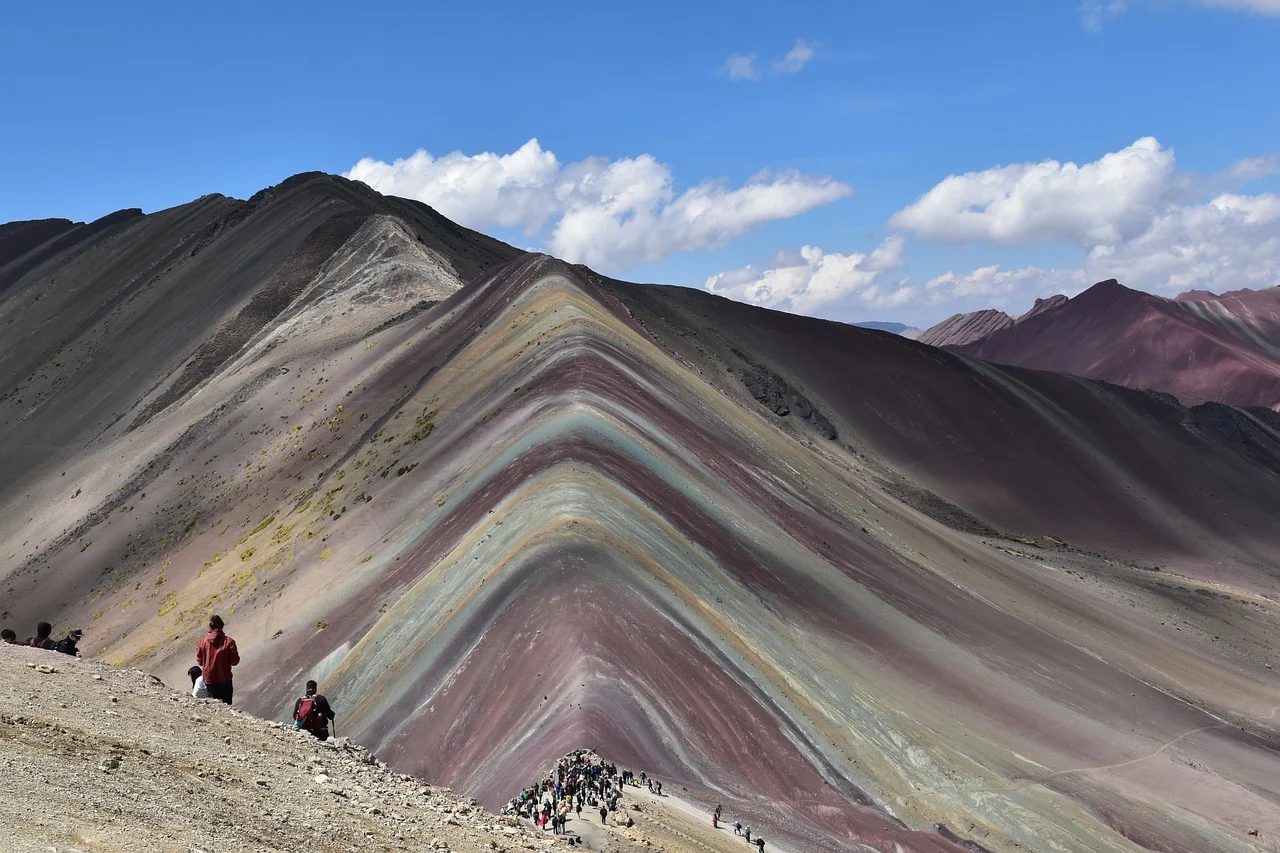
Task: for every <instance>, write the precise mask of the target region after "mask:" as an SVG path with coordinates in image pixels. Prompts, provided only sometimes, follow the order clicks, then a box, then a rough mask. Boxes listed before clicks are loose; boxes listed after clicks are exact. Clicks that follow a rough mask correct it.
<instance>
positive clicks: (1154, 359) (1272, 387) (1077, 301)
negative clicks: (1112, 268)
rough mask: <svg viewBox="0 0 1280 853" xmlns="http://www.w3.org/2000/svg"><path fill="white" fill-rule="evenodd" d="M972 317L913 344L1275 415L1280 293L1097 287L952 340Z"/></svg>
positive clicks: (1279, 404)
mask: <svg viewBox="0 0 1280 853" xmlns="http://www.w3.org/2000/svg"><path fill="white" fill-rule="evenodd" d="M979 313H980V314H981V313H984V312H979ZM992 313H998V312H992ZM973 316H975V315H957V316H956V317H953V318H951V319H949V320H947V321H944V322H943V323H942V324H940V325H939V326H935V327H934V328H933V329H930V330H929V331H928V332H926V333H925V335H923V336H922V337H921V338H920V339H921V340H922V341H925V342H928V343H933V344H934V345H937V346H948V347H951V348H953V349H955V350H956V351H958V352H963V353H966V354H968V355H973V356H977V357H978V358H982V359H986V360H988V361H993V362H998V363H1000V364H1015V365H1019V366H1022V367H1030V368H1036V369H1039V370H1055V371H1060V372H1064V373H1072V374H1075V375H1078V376H1086V377H1089V378H1091V379H1101V380H1104V381H1106V382H1114V383H1116V384H1118V385H1125V386H1128V387H1130V388H1150V389H1153V390H1156V391H1164V392H1167V393H1169V394H1173V395H1174V396H1176V397H1177V398H1178V399H1179V400H1181V401H1182V402H1184V403H1187V404H1192V405H1194V404H1196V403H1203V402H1206V401H1215V402H1220V403H1228V404H1232V405H1240V406H1262V407H1266V408H1272V409H1276V408H1280V288H1278V287H1272V288H1267V289H1265V290H1259V291H1236V292H1234V293H1229V294H1224V295H1223V296H1220V297H1219V296H1214V295H1213V294H1209V293H1206V292H1203V291H1194V292H1190V293H1186V294H1183V295H1182V296H1180V297H1178V298H1177V299H1165V298H1163V297H1160V296H1154V295H1152V294H1149V293H1142V292H1141V291H1137V290H1130V289H1129V288H1127V287H1124V286H1122V285H1120V284H1119V283H1117V282H1115V281H1105V282H1102V283H1100V284H1096V285H1094V286H1093V287H1091V288H1089V289H1088V290H1086V291H1085V292H1084V293H1081V294H1080V295H1079V296H1076V297H1074V298H1072V299H1067V298H1066V297H1062V296H1058V297H1053V298H1052V299H1049V300H1037V302H1036V307H1034V308H1032V309H1031V311H1029V312H1027V313H1026V314H1024V315H1023V316H1022V317H1019V318H1018V320H1017V321H1016V322H1013V321H1010V322H1008V323H988V324H986V325H984V326H982V327H981V328H975V332H974V333H973V334H957V333H953V332H951V330H952V329H954V328H957V327H961V328H967V327H968V326H977V324H975V323H972V322H970V321H965V320H964V318H969V317H973ZM1000 316H1004V315H1000Z"/></svg>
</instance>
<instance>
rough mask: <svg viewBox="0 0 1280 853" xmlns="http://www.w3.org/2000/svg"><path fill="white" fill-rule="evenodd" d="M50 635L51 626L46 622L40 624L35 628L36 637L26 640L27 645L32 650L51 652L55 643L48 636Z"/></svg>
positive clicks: (51, 631)
mask: <svg viewBox="0 0 1280 853" xmlns="http://www.w3.org/2000/svg"><path fill="white" fill-rule="evenodd" d="M52 633H53V626H52V625H50V624H49V623H48V622H41V623H40V624H39V625H37V626H36V635H35V636H34V637H30V638H28V639H27V645H28V646H30V647H31V648H33V649H45V650H47V651H53V648H54V646H56V645H57V643H56V642H54V639H53V637H51V636H50V634H52Z"/></svg>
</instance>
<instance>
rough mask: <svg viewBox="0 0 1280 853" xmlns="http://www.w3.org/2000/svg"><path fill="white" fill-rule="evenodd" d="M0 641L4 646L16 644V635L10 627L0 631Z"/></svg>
mask: <svg viewBox="0 0 1280 853" xmlns="http://www.w3.org/2000/svg"><path fill="white" fill-rule="evenodd" d="M0 643H4V644H5V645H6V646H16V645H18V635H17V634H15V633H13V629H12V628H5V629H4V630H3V631H0Z"/></svg>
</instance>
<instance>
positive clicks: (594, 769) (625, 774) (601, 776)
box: [0, 613, 764, 853]
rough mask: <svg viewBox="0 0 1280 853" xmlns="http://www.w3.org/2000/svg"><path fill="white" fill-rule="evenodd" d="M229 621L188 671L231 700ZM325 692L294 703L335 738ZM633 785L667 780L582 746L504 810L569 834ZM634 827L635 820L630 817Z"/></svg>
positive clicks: (59, 643) (213, 619)
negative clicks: (587, 814)
mask: <svg viewBox="0 0 1280 853" xmlns="http://www.w3.org/2000/svg"><path fill="white" fill-rule="evenodd" d="M225 627H226V624H225V623H224V622H223V621H222V617H221V616H219V615H217V614H216V613H215V614H214V615H213V616H210V617H209V633H207V634H205V635H204V637H203V638H201V640H200V642H199V643H197V644H196V665H195V666H193V667H191V669H189V670H187V675H188V676H190V678H191V695H192V696H194V697H195V698H197V699H217V700H218V701H220V702H225V703H226V704H228V705H230V704H231V699H232V695H233V692H234V691H233V686H232V677H231V670H232V668H233V667H236V666H238V665H239V664H240V651H239V649H237V648H236V641H235V640H234V639H232V638H231V637H229V636H227V634H226V632H225V631H224V630H223V629H224V628H225ZM83 636H84V632H83V631H81V630H80V629H79V628H73V629H72V630H70V631H68V632H67V635H66V637H64V638H63V639H61V640H56V641H55V640H54V639H53V626H52V625H50V624H49V623H48V622H41V623H40V624H39V625H37V626H36V635H35V636H34V637H31V638H29V639H28V640H27V641H26V642H25V643H22V644H21V645H24V646H30V647H32V648H37V649H47V650H49V651H56V652H62V653H63V654H68V655H74V656H77V657H78V656H79V655H80V651H79V649H77V648H76V644H77V643H78V642H79V641H80V638H81V637H83ZM0 639H2V640H3V642H4V643H6V644H8V645H18V644H19V643H18V637H17V635H16V634H15V633H14V632H13V630H12V629H10V628H5V629H4V630H3V631H0ZM318 691H319V685H317V684H316V682H315V681H308V682H307V686H306V692H305V693H304V695H303V696H302V697H301V698H299V699H298V700H297V701H296V702H294V705H293V721H294V726H296V727H297V728H299V729H302V730H305V731H308V732H310V733H311V734H313V735H315V736H316V737H317V738H319V739H320V740H328V739H329V723H330V722H331V721H332V720H334V718H335V715H334V712H333V708H332V707H330V705H329V700H328V699H326V698H325V696H324V695H323V694H321V693H319V692H318ZM628 785H632V786H634V787H637V788H638V787H643V786H648V788H649V792H650V793H651V794H655V795H657V796H659V797H660V796H662V795H663V794H662V783H661V782H659V781H657V780H656V779H653V778H651V777H650V776H648V774H646V773H644V772H643V771H642V772H641V773H640V774H639V775H637V774H635V773H634V772H632V771H631V770H627V769H625V768H623V769H621V770H620V769H619V768H618V766H617V765H616V764H611V763H607V762H605V761H604V759H602V758H601V757H600V756H598V755H596V753H595V752H594V750H585V749H579V750H577V751H576V752H573V753H571V754H570V755H567V756H565V757H564V758H561V759H560V760H559V761H557V762H556V766H555V769H554V770H553V771H552V772H551V773H549V774H548V775H547V776H546V778H544V779H540V780H538V781H537V782H535V783H534V784H532V785H530V786H529V787H528V788H525V789H524V790H523V791H521V792H520V794H519V796H517V797H513V798H512V800H511V802H509V803H507V805H506V806H505V807H504V808H503V810H502V813H503V814H504V815H513V816H516V817H522V818H525V819H526V820H531V821H533V823H534V824H535V825H537V826H538V827H539V828H541V829H543V830H544V831H547V832H553V833H555V834H556V835H561V836H568V831H567V829H566V825H567V824H568V822H569V815H570V814H573V815H575V816H576V817H577V818H578V819H581V818H582V811H583V809H584V808H586V809H590V810H591V811H592V812H595V811H597V810H598V811H599V813H600V823H601V824H606V825H607V823H608V819H609V814H610V813H611V812H617V811H618V806H619V804H620V801H621V799H622V795H623V793H624V791H625V789H626V787H627V786H628ZM721 811H722V807H721V806H716V809H715V812H714V813H713V814H712V816H711V825H712V827H714V828H716V829H719V827H720V823H721V818H720V815H721ZM624 823H625V824H626V825H627V826H631V825H632V824H633V823H634V821H632V820H631V818H627V819H626V820H625V821H624ZM733 831H734V834H735V835H742V836H745V838H746V842H747V843H748V844H751V843H752V838H751V827H750V826H747V827H743V825H742V822H741V821H735V822H734V824H733ZM567 840H568V842H569V844H571V845H572V844H574V843H575V842H578V843H580V841H581V840H580V839H578V838H577V837H576V836H568V838H567ZM754 843H755V845H756V849H757V850H758V851H759V853H764V839H763V838H761V837H759V836H756V838H755V842H754Z"/></svg>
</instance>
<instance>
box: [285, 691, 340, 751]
mask: <svg viewBox="0 0 1280 853" xmlns="http://www.w3.org/2000/svg"><path fill="white" fill-rule="evenodd" d="M319 688H320V686H319V685H318V684H316V683H315V682H314V681H308V682H307V692H306V694H305V695H304V696H303V697H302V698H301V699H299V700H298V701H297V702H294V703H293V724H294V726H296V727H297V728H300V729H305V730H306V731H309V732H311V733H312V734H313V735H315V736H316V737H317V738H319V739H320V740H328V739H329V721H330V720H332V719H333V709H332V708H330V707H329V700H328V699H326V698H324V694H322V693H317V692H316V691H317V690H318V689H319Z"/></svg>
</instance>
